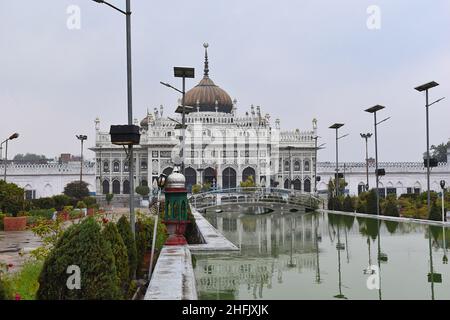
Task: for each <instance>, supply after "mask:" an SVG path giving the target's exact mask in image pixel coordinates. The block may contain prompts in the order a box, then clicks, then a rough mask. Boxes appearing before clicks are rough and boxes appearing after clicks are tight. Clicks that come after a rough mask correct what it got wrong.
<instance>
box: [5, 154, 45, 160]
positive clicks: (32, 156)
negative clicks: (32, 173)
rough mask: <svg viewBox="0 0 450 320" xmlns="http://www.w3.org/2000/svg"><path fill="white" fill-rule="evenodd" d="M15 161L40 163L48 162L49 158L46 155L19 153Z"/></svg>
mask: <svg viewBox="0 0 450 320" xmlns="http://www.w3.org/2000/svg"><path fill="white" fill-rule="evenodd" d="M13 160H15V161H40V160H47V157H46V156H44V155H38V154H34V153H26V154H25V155H24V154H22V153H18V154H16V155H15V156H14V158H13Z"/></svg>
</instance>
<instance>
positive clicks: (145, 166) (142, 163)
mask: <svg viewBox="0 0 450 320" xmlns="http://www.w3.org/2000/svg"><path fill="white" fill-rule="evenodd" d="M141 169H142V170H147V161H145V160H143V161H141Z"/></svg>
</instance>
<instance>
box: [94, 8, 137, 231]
mask: <svg viewBox="0 0 450 320" xmlns="http://www.w3.org/2000/svg"><path fill="white" fill-rule="evenodd" d="M93 1H95V2H97V3H102V4H106V5H107V6H109V7H111V8H113V9H114V10H116V11H118V12H120V13H122V14H124V15H125V16H126V42H127V102H128V125H129V126H132V125H133V94H132V71H131V1H130V0H126V11H123V10H121V9H119V8H117V7H116V6H114V5H112V4H110V3H108V2H106V1H103V0H93ZM128 156H129V159H130V161H129V165H128V167H129V178H128V179H129V181H130V224H131V231H132V232H133V234H134V233H135V228H136V219H135V215H134V174H133V164H134V156H133V145H132V144H130V145H128Z"/></svg>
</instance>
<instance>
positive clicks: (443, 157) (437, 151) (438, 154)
mask: <svg viewBox="0 0 450 320" xmlns="http://www.w3.org/2000/svg"><path fill="white" fill-rule="evenodd" d="M448 148H450V141H449V142H448V143H446V144H445V143H441V144H438V145H437V146H435V145H432V146H431V147H430V151H431V157H432V158H436V159H437V161H438V162H447V161H448V159H447V150H448Z"/></svg>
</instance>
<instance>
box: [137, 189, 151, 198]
mask: <svg viewBox="0 0 450 320" xmlns="http://www.w3.org/2000/svg"><path fill="white" fill-rule="evenodd" d="M136 193H137V194H139V195H141V196H142V197H146V196H148V194H149V193H150V188H149V187H148V186H138V187H136Z"/></svg>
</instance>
